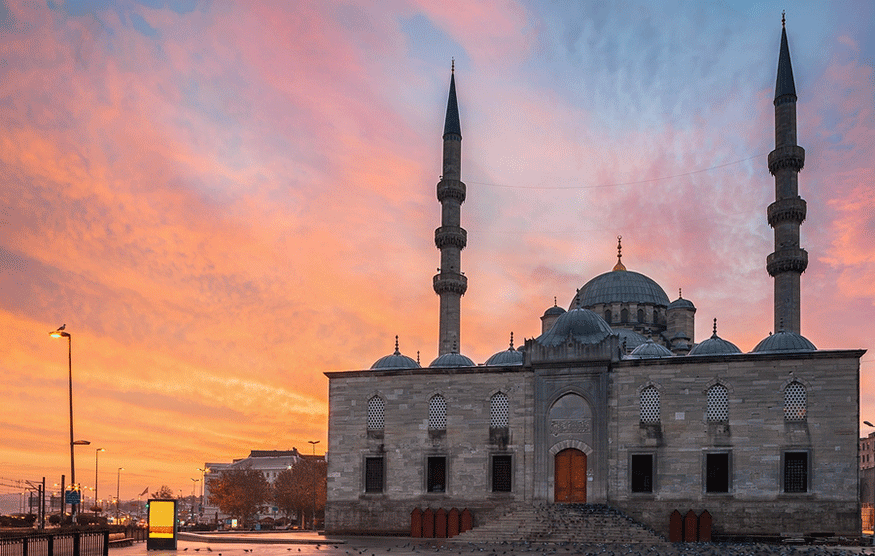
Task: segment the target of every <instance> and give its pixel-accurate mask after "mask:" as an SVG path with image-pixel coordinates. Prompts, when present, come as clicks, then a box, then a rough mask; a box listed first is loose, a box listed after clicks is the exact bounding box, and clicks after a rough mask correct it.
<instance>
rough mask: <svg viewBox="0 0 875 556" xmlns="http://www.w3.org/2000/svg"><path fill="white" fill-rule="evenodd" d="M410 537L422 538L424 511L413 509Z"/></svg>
mask: <svg viewBox="0 0 875 556" xmlns="http://www.w3.org/2000/svg"><path fill="white" fill-rule="evenodd" d="M410 536H411V537H414V538H419V537H421V536H422V510H420V509H419V508H413V511H412V512H410Z"/></svg>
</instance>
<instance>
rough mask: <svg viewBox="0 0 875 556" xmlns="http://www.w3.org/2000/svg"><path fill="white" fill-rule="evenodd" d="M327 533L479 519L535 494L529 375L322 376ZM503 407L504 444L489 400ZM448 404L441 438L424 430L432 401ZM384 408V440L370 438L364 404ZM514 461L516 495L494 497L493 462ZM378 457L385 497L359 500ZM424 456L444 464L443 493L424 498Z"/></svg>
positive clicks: (485, 371)
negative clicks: (443, 516)
mask: <svg viewBox="0 0 875 556" xmlns="http://www.w3.org/2000/svg"><path fill="white" fill-rule="evenodd" d="M328 376H329V378H331V380H330V387H329V418H328V421H329V423H328V428H329V435H328V436H329V445H328V453H329V459H328V504H327V509H326V517H325V528H326V531H329V532H335V533H338V532H362V531H369V532H371V533H378V532H383V533H389V532H404V531H409V525H410V512H411V511H412V510H413V509H414V508H416V507H418V508H421V509H424V508H427V507H431V508H433V509H438V508H444V509H446V510H450V509H451V508H453V507H456V508H458V509H459V510H462V509H464V508H469V509H470V510H472V512H474V516H475V524H476V523H477V520H478V519H480V518H482V517H483V516H484V515H488V514H489V513H491V512H494V511H497V510H500V508H501V507H503V506H507V505H512V504H514V503H515V502H517V501H519V500H522V499H524V498H525V492H527V491H531V477H532V474H531V472H530V467H531V463H530V461H529V460H530V453H531V443H532V441H531V415H532V389H531V384H532V380H531V371H530V370H524V369H523V368H521V367H519V368H513V367H511V368H507V369H502V368H492V367H490V368H482V367H480V368H470V369H465V368H462V369H415V370H404V371H354V372H348V373H328ZM499 391H500V392H503V393H504V394H506V395H507V396H508V401H509V408H510V410H509V423H508V424H509V426H508V429H507V435H506V436H503V435H502V436H499V437H495V436H494V435H493V437H492V438H491V437H490V426H489V425H490V399H491V397H492V395H493V394H495V393H497V392H499ZM435 394H440V395H441V396H443V398H444V399H445V400H446V404H447V411H446V431H445V432H433V431H429V428H428V412H429V400H430V399H431V398H432V396H434V395H435ZM375 395H378V396H381V397H382V398H383V399H384V400H385V429H384V431H383V433H382V434H378V433H375V432H374V431H371V432H369V431H368V430H367V424H366V420H367V402H368V399H370V398H371V397H372V396H375ZM496 453H497V454H504V455H511V457H512V469H513V472H512V473H513V474H512V491H511V492H509V493H504V492H502V493H493V492H491V483H490V455H491V454H496ZM368 456H370V457H380V456H382V457H384V458H385V459H384V461H385V475H384V476H385V489H384V491H383V492H382V493H365V486H364V460H365V458H366V457H368ZM429 456H443V457H445V458H446V467H447V470H446V477H447V484H446V489H445V492H432V493H430V492H426V476H425V475H426V465H427V458H428V457H429Z"/></svg>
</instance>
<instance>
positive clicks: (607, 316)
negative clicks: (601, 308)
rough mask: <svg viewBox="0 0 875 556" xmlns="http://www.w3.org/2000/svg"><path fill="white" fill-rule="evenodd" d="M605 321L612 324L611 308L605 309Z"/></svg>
mask: <svg viewBox="0 0 875 556" xmlns="http://www.w3.org/2000/svg"><path fill="white" fill-rule="evenodd" d="M605 322H606V323H608V324H611V310H610V309H605Z"/></svg>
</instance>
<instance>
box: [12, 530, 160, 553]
mask: <svg viewBox="0 0 875 556" xmlns="http://www.w3.org/2000/svg"><path fill="white" fill-rule="evenodd" d="M118 532H123V533H124V534H125V536H126V538H130V539H133V540H134V541H136V542H143V541H145V540H146V530H145V529H142V528H139V527H130V528H127V529H124V530H120V531H118ZM109 535H110V532H109V530H106V531H75V532H63V533H61V532H58V533H45V532H42V533H27V534H11V535H4V536H0V556H107V555H108V554H109V547H110V542H109Z"/></svg>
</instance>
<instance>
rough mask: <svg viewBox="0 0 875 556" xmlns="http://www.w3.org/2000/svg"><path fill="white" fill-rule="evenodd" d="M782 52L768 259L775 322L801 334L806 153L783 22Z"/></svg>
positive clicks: (805, 257) (805, 260) (771, 162)
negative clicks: (802, 187)
mask: <svg viewBox="0 0 875 556" xmlns="http://www.w3.org/2000/svg"><path fill="white" fill-rule="evenodd" d="M781 26H782V29H781V53H780V55H779V56H778V78H777V81H776V83H775V102H774V104H775V150H773V151H772V152H771V153H769V172H771V174H772V175H773V176H775V202H774V203H772V204H771V205H769V209H768V219H769V226H771V227H772V228H774V229H775V252H774V253H772V254H771V255H769V256H768V257H767V258H766V269H767V270H768V271H769V275H771V276H772V277H773V278H774V279H775V322H774V330H775V331H777V330H778V326H779V323H781V322H783V326H784V330H785V331H788V332H795V333H797V334H799V333H800V329H799V310H800V305H801V296H800V293H799V278H800V276H801V274H802V273H803V272H805V269H806V268H807V267H808V252H807V251H805V249H802V248H801V247H799V226H800V225H801V224H802V222H803V221H804V220H805V213H806V204H805V201H804V200H803V199H802V198H801V197H800V196H799V170H801V169H802V166H803V165H804V164H805V150H804V149H803V148H802V147H800V146H799V145H797V144H796V86H795V84H794V83H793V68H792V66H791V65H790V47H789V46H788V45H787V28H786V22H785V19H784V17H783V16H782V17H781Z"/></svg>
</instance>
